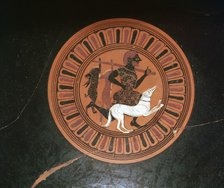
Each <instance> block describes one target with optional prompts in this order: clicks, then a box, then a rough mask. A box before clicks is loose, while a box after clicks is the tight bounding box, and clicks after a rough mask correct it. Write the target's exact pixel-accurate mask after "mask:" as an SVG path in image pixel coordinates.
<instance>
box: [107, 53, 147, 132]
mask: <svg viewBox="0 0 224 188" xmlns="http://www.w3.org/2000/svg"><path fill="white" fill-rule="evenodd" d="M123 62H124V66H123V67H120V68H118V69H116V70H114V71H112V72H111V74H110V75H109V81H110V82H112V83H113V84H116V85H118V86H120V87H121V90H119V91H118V92H116V93H115V94H114V95H113V104H125V105H129V106H135V105H137V104H138V102H139V99H140V97H141V95H142V94H141V93H139V92H138V91H136V89H137V88H138V87H139V86H140V84H141V83H142V82H143V80H144V79H145V78H146V77H147V76H148V75H149V74H150V73H151V70H150V69H149V68H147V69H146V70H145V72H144V74H143V75H142V76H141V77H140V78H139V79H138V78H137V74H136V72H135V67H137V66H139V64H140V62H141V58H140V57H139V55H138V53H137V52H135V51H128V52H126V53H125V54H124V57H123ZM117 78H119V79H120V81H118V79H117ZM136 120H137V117H134V118H133V120H132V121H131V125H132V126H135V127H137V128H139V127H141V126H140V125H139V124H138V123H137V121H136Z"/></svg>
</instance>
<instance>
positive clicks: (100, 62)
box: [48, 18, 194, 164]
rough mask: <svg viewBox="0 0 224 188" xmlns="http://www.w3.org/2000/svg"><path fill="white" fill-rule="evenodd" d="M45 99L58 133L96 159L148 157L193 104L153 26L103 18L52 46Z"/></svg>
mask: <svg viewBox="0 0 224 188" xmlns="http://www.w3.org/2000/svg"><path fill="white" fill-rule="evenodd" d="M48 100H49V105H50V110H51V113H52V115H53V118H54V121H55V123H56V125H57V127H58V129H59V130H60V132H61V133H62V134H63V136H64V137H65V138H66V139H67V140H68V141H69V142H70V143H71V144H72V145H73V146H74V147H75V148H77V149H78V150H80V151H81V152H83V153H85V154H87V155H89V156H91V157H93V158H95V159H98V160H101V161H105V162H110V163H119V164H127V163H134V162H139V161H143V160H146V159H149V158H151V157H153V156H155V155H157V154H159V153H161V152H162V151H164V150H165V149H166V148H167V147H169V146H170V145H171V144H172V143H173V142H174V141H175V140H176V139H177V138H178V137H179V136H180V134H181V133H182V132H183V130H184V128H185V126H186V124H187V122H188V120H189V117H190V114H191V111H192V108H193V103H194V81H193V75H192V71H191V68H190V65H189V62H188V60H187V58H186V56H185V55H184V53H183V51H182V50H181V48H180V47H179V46H178V45H177V44H176V42H175V41H174V40H173V39H172V38H171V37H169V36H168V35H167V34H166V33H164V32H163V31H161V30H160V29H158V28H156V27H155V26H152V25H150V24H148V23H145V22H142V21H139V20H134V19H123V18H119V19H109V20H104V21H100V22H97V23H94V24H92V25H90V26H87V27H85V28H84V29H81V30H80V31H78V32H77V33H75V34H74V35H73V36H72V37H71V38H70V39H69V40H68V41H67V42H66V43H65V44H64V46H63V47H62V48H61V50H60V51H59V52H58V54H57V56H56V58H55V60H54V62H53V65H52V67H51V71H50V76H49V81H48Z"/></svg>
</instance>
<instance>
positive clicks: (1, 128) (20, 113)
mask: <svg viewBox="0 0 224 188" xmlns="http://www.w3.org/2000/svg"><path fill="white" fill-rule="evenodd" d="M52 51H53V49H52V50H51V51H50V53H49V55H48V58H47V59H48V61H47V63H46V64H45V66H44V68H43V70H42V71H41V75H40V77H39V80H38V81H37V84H36V87H35V88H34V90H33V92H32V93H31V95H30V97H29V98H28V100H27V102H26V103H25V105H24V106H23V107H22V109H21V111H20V112H19V113H18V114H17V116H16V118H15V119H14V120H12V121H11V122H10V123H8V124H6V125H4V126H0V131H2V130H4V129H7V128H9V127H10V126H11V125H13V124H14V123H15V122H16V121H18V120H19V118H20V117H21V116H22V115H23V112H24V111H25V109H26V108H27V106H28V105H29V104H30V102H31V100H32V98H33V96H34V95H35V93H36V91H37V89H38V87H39V85H40V83H41V80H42V78H43V76H44V73H45V71H46V69H47V67H48V65H49V62H50V61H49V59H50V57H51V54H52Z"/></svg>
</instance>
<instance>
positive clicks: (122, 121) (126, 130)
mask: <svg viewBox="0 0 224 188" xmlns="http://www.w3.org/2000/svg"><path fill="white" fill-rule="evenodd" d="M121 128H122V129H123V130H124V131H125V133H130V132H132V131H133V130H132V129H131V130H129V129H126V128H125V126H124V116H123V117H122V120H121Z"/></svg>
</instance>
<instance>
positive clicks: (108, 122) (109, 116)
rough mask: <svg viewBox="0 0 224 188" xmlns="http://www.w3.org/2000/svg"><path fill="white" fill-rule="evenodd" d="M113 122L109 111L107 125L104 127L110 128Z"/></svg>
mask: <svg viewBox="0 0 224 188" xmlns="http://www.w3.org/2000/svg"><path fill="white" fill-rule="evenodd" d="M111 120H112V117H111V112H110V111H109V113H108V120H107V123H106V124H105V125H103V127H109V126H110V122H111Z"/></svg>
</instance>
